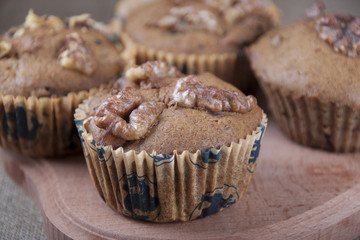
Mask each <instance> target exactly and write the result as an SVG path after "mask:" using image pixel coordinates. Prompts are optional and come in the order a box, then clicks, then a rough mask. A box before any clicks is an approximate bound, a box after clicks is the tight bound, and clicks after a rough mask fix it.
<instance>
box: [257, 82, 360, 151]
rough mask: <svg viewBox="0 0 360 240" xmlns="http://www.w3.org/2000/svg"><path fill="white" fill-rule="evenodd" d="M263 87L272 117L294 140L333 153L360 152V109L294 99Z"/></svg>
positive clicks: (270, 88) (315, 100)
mask: <svg viewBox="0 0 360 240" xmlns="http://www.w3.org/2000/svg"><path fill="white" fill-rule="evenodd" d="M262 88H263V90H264V92H265V95H266V98H267V100H268V103H269V107H270V110H271V113H272V116H273V117H274V118H275V120H276V121H277V123H278V125H279V127H280V128H281V130H282V131H283V132H284V133H285V134H286V135H288V136H289V137H290V138H291V139H293V140H294V141H296V142H298V143H300V144H302V145H305V146H309V147H313V148H319V149H324V150H328V151H334V152H359V151H360V109H351V108H349V107H347V106H340V105H337V104H334V103H322V102H321V101H320V100H319V99H317V98H307V97H300V98H299V97H294V96H293V95H291V94H289V95H287V94H284V93H283V92H281V91H280V90H279V89H273V88H272V87H271V86H270V85H268V84H264V83H263V86H262Z"/></svg>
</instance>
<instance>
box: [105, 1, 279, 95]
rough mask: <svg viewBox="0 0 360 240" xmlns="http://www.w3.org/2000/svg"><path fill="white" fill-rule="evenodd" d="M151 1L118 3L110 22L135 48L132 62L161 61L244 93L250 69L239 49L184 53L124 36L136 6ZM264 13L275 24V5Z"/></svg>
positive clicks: (250, 72) (251, 78)
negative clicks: (207, 75)
mask: <svg viewBox="0 0 360 240" xmlns="http://www.w3.org/2000/svg"><path fill="white" fill-rule="evenodd" d="M153 1H155V0H122V1H120V2H119V3H118V4H117V6H116V13H115V14H116V18H115V19H113V20H112V21H111V24H110V25H111V27H112V29H113V30H116V31H120V32H121V34H124V35H125V36H127V40H129V41H130V42H131V44H132V45H133V46H134V47H135V48H136V51H137V56H136V63H137V64H142V63H144V62H146V61H153V60H162V61H165V62H167V63H168V64H170V65H173V66H176V67H177V68H178V69H180V70H181V71H182V72H183V73H184V74H198V73H202V72H211V73H213V74H215V75H216V76H218V77H219V78H221V79H222V80H224V81H227V82H229V83H231V84H232V85H234V86H236V87H237V88H239V89H241V90H243V91H244V90H247V89H248V87H249V84H251V85H253V84H254V83H251V82H252V81H255V79H254V76H253V73H252V71H251V69H250V66H249V62H248V60H247V59H246V57H245V56H244V54H243V50H239V52H232V53H222V54H187V53H175V52H169V51H163V50H156V49H153V48H150V47H147V46H144V45H141V44H139V43H137V42H136V41H135V40H133V39H132V38H131V37H130V36H129V35H128V34H126V33H125V32H123V25H124V21H125V20H126V18H127V16H128V14H131V13H132V12H133V11H134V10H135V9H136V8H137V7H138V6H140V5H142V4H146V3H150V2H153ZM267 9H268V12H269V14H270V15H271V16H273V18H274V21H275V24H276V25H278V23H279V22H280V17H279V13H278V10H277V8H276V6H275V5H274V4H273V3H271V2H268V5H267Z"/></svg>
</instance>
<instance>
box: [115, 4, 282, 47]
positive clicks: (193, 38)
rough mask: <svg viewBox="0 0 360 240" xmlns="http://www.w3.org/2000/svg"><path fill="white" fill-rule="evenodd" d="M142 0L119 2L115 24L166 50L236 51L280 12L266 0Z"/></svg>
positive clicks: (270, 24) (146, 43) (274, 21)
mask: <svg viewBox="0 0 360 240" xmlns="http://www.w3.org/2000/svg"><path fill="white" fill-rule="evenodd" d="M144 2H145V1H139V0H137V1H133V0H130V1H122V2H120V3H119V5H118V9H117V16H118V21H120V25H121V26H120V27H121V28H122V29H123V31H124V32H126V33H127V34H128V35H129V36H130V38H132V39H133V40H134V41H135V42H136V43H139V44H142V45H144V46H147V47H150V48H154V49H157V50H165V51H170V52H179V53H195V54H208V53H231V52H237V51H238V50H240V49H242V47H244V46H246V45H248V44H249V43H251V42H253V41H254V40H255V39H256V38H257V37H258V36H260V35H261V34H262V33H263V32H265V31H266V30H268V29H270V28H271V27H273V26H274V25H276V24H278V23H279V18H280V17H279V11H278V9H277V8H276V7H275V5H274V4H273V3H272V2H271V1H270V0H197V1H190V0H181V1H179V0H171V1H169V0H153V1H146V3H144ZM129 5H132V7H131V9H129V8H130V7H129Z"/></svg>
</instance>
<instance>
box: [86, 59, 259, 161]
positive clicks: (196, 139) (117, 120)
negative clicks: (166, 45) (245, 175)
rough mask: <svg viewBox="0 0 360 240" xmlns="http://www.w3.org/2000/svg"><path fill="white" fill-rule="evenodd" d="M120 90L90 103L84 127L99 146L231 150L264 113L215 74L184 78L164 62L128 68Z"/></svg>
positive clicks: (169, 151) (161, 150)
mask: <svg viewBox="0 0 360 240" xmlns="http://www.w3.org/2000/svg"><path fill="white" fill-rule="evenodd" d="M121 86H122V87H121V89H118V90H114V89H113V90H108V91H103V92H101V93H98V94H97V95H95V97H93V98H91V99H90V100H89V101H88V102H87V106H88V109H89V114H88V115H87V116H86V118H85V119H82V120H83V122H84V126H85V128H86V129H87V130H88V132H90V133H91V134H92V135H93V137H94V139H95V140H96V141H97V142H98V143H99V144H105V145H112V146H113V147H114V148H117V147H123V148H124V151H129V150H135V151H136V152H140V151H142V150H145V151H146V152H148V153H152V152H153V151H155V152H156V153H157V154H161V153H164V154H172V153H173V151H174V150H177V151H178V152H182V151H184V150H188V151H190V152H195V151H196V150H198V149H201V150H205V151H206V150H209V149H210V148H211V147H216V148H219V147H221V146H222V145H227V146H229V145H230V143H231V142H238V141H239V140H240V139H241V138H245V137H246V136H247V135H248V134H251V133H252V131H254V130H256V128H257V127H258V126H259V124H260V122H261V120H262V110H261V109H260V108H259V107H258V106H257V103H256V99H255V98H254V97H253V96H244V94H242V93H241V92H240V91H239V90H238V89H236V88H235V87H233V86H232V85H230V84H228V83H226V82H224V81H222V80H220V79H219V78H217V77H215V76H214V75H212V74H210V73H203V74H200V75H198V76H195V75H189V76H183V75H182V74H181V73H180V72H179V71H178V70H177V69H175V68H174V67H168V66H167V65H166V64H165V63H163V62H147V63H145V64H143V65H141V66H138V67H134V68H131V69H129V70H128V71H127V72H126V76H125V78H124V79H122V80H121Z"/></svg>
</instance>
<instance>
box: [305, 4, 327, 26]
mask: <svg viewBox="0 0 360 240" xmlns="http://www.w3.org/2000/svg"><path fill="white" fill-rule="evenodd" d="M325 9H326V6H325V4H324V3H323V2H322V1H317V2H315V3H314V4H313V5H312V6H311V7H309V8H307V9H305V12H304V14H303V15H302V16H301V17H300V21H309V20H311V19H314V18H316V17H318V16H320V15H321V14H323V13H325Z"/></svg>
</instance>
